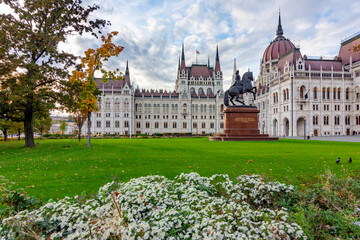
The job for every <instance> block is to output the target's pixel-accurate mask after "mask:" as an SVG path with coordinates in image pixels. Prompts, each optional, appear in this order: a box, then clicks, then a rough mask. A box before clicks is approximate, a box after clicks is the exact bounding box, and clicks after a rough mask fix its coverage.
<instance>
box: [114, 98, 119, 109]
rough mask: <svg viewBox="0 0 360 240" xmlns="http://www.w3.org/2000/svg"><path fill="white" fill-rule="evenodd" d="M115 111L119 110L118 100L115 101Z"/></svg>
mask: <svg viewBox="0 0 360 240" xmlns="http://www.w3.org/2000/svg"><path fill="white" fill-rule="evenodd" d="M115 110H120V100H119V99H118V98H116V99H115Z"/></svg>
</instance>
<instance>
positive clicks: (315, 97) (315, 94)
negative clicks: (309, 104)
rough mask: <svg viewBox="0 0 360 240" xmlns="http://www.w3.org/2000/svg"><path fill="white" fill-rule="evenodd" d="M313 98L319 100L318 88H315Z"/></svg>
mask: <svg viewBox="0 0 360 240" xmlns="http://www.w3.org/2000/svg"><path fill="white" fill-rule="evenodd" d="M313 96H314V99H317V88H316V87H314V90H313Z"/></svg>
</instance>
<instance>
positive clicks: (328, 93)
mask: <svg viewBox="0 0 360 240" xmlns="http://www.w3.org/2000/svg"><path fill="white" fill-rule="evenodd" d="M326 98H327V99H330V88H327V89H326Z"/></svg>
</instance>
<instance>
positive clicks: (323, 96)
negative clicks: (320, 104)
mask: <svg viewBox="0 0 360 240" xmlns="http://www.w3.org/2000/svg"><path fill="white" fill-rule="evenodd" d="M322 99H325V88H323V89H322Z"/></svg>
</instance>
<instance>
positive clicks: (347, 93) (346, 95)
mask: <svg viewBox="0 0 360 240" xmlns="http://www.w3.org/2000/svg"><path fill="white" fill-rule="evenodd" d="M349 98H350V94H349V88H346V90H345V99H346V100H349Z"/></svg>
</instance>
